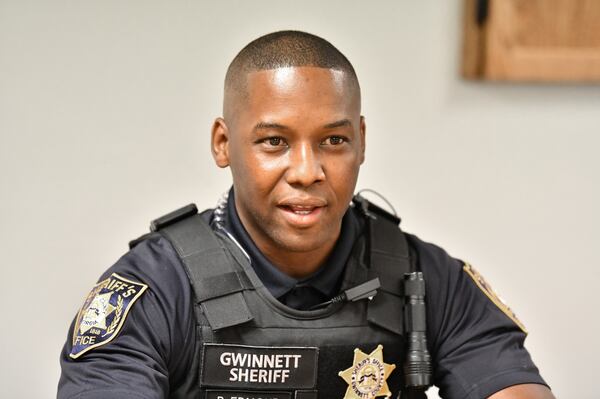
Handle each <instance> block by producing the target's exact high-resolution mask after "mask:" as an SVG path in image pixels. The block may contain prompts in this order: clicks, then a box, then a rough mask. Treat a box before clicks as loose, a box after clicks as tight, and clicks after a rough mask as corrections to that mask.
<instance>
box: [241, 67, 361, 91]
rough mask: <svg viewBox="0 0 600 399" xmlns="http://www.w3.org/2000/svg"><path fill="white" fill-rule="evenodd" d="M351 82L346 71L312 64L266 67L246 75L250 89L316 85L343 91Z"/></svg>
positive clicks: (289, 89) (293, 87) (301, 87)
mask: <svg viewBox="0 0 600 399" xmlns="http://www.w3.org/2000/svg"><path fill="white" fill-rule="evenodd" d="M349 82H350V79H348V77H347V76H346V73H345V72H344V71H340V70H336V69H328V68H320V67H312V66H302V67H282V68H276V69H265V70H260V71H252V72H249V73H248V74H247V75H246V88H247V89H249V90H252V89H256V88H260V89H273V90H278V91H292V90H294V91H295V90H300V91H301V90H303V89H307V88H309V87H311V86H315V85H316V86H319V87H321V88H323V89H333V90H335V91H338V92H342V91H344V90H345V89H348V88H350V86H349Z"/></svg>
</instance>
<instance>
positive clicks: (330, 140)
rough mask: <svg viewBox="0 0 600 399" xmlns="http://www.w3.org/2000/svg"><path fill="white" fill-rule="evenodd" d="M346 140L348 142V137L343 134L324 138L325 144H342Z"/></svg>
mask: <svg viewBox="0 0 600 399" xmlns="http://www.w3.org/2000/svg"><path fill="white" fill-rule="evenodd" d="M344 142H346V139H345V138H344V137H341V136H331V137H327V138H326V139H325V140H323V144H326V145H340V144H342V143H344Z"/></svg>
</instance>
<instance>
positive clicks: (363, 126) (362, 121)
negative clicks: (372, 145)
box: [360, 115, 367, 165]
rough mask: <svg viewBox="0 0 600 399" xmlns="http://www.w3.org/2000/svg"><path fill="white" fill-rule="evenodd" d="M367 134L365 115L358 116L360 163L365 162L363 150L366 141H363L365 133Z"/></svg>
mask: <svg viewBox="0 0 600 399" xmlns="http://www.w3.org/2000/svg"><path fill="white" fill-rule="evenodd" d="M366 134H367V123H366V122H365V117H364V116H362V115H361V116H360V164H361V165H362V164H363V162H365V150H366V148H367V142H366V141H365V135H366Z"/></svg>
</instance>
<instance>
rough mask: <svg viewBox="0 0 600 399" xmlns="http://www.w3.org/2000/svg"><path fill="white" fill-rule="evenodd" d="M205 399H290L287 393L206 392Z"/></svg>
mask: <svg viewBox="0 0 600 399" xmlns="http://www.w3.org/2000/svg"><path fill="white" fill-rule="evenodd" d="M206 399H292V394H291V393H289V392H260V391H213V390H209V391H206Z"/></svg>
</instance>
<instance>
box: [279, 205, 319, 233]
mask: <svg viewBox="0 0 600 399" xmlns="http://www.w3.org/2000/svg"><path fill="white" fill-rule="evenodd" d="M326 206H327V202H326V201H323V200H319V199H307V200H295V201H294V200H288V201H282V202H281V203H280V204H279V205H278V208H279V209H281V210H283V211H284V217H285V219H286V220H287V222H288V223H290V224H291V225H294V226H296V227H310V226H312V225H314V224H316V223H317V222H318V221H319V218H320V216H321V213H322V212H321V211H322V210H323V208H325V207H326Z"/></svg>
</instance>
